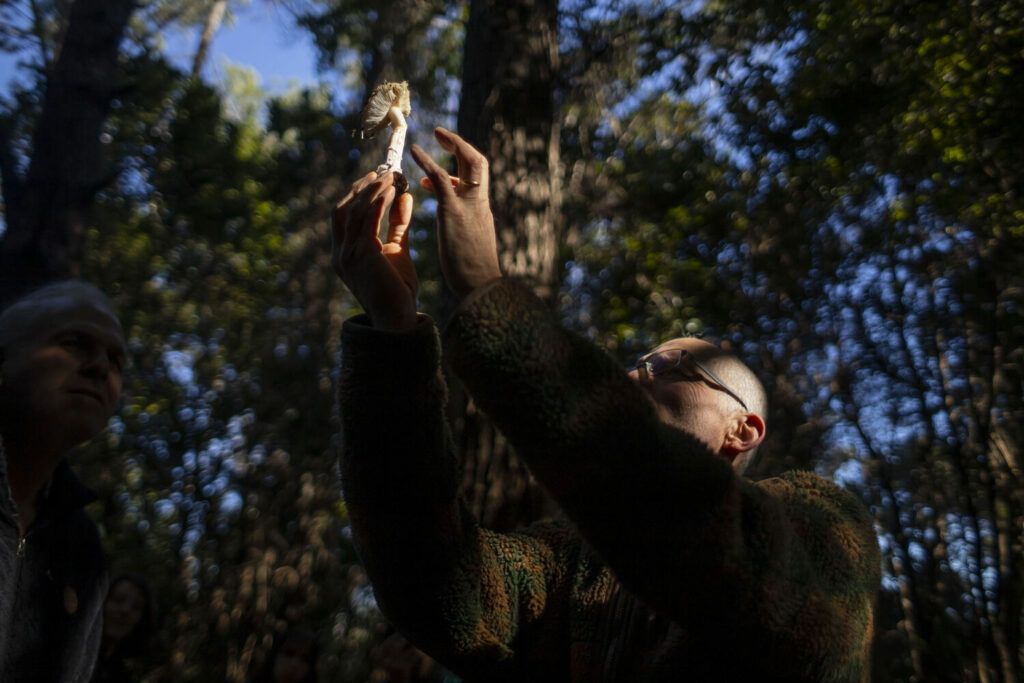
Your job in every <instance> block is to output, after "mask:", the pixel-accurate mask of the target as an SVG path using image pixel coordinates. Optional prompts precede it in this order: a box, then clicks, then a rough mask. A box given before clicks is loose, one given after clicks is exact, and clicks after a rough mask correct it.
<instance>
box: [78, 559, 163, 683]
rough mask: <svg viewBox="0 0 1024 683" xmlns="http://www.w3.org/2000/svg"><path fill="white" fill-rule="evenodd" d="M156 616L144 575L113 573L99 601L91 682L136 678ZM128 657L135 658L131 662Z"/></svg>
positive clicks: (129, 682)
mask: <svg viewBox="0 0 1024 683" xmlns="http://www.w3.org/2000/svg"><path fill="white" fill-rule="evenodd" d="M156 620H157V609H156V598H155V597H154V595H153V589H152V588H150V586H149V583H148V582H147V581H146V579H145V578H144V577H143V576H141V575H139V574H119V575H118V576H115V577H114V578H113V579H112V580H111V581H110V590H109V591H107V599H106V601H105V602H104V603H103V645H102V647H101V648H100V658H99V661H98V662H97V663H96V671H95V673H94V674H93V677H92V683H134V682H135V681H138V680H140V678H141V674H140V673H139V672H138V671H137V669H138V666H139V664H138V663H137V662H138V660H140V659H142V658H144V657H145V655H147V654H148V653H149V651H150V645H151V643H152V640H153V636H154V635H155V633H156V623H157V622H156ZM128 660H136V663H135V666H134V667H133V666H132V665H131V664H130V663H129V661H128ZM133 669H135V670H133Z"/></svg>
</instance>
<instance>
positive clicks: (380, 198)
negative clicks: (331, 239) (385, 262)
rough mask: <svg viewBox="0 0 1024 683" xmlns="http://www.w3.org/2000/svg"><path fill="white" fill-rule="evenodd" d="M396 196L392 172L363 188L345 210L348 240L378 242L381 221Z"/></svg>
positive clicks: (346, 236)
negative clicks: (349, 233)
mask: <svg viewBox="0 0 1024 683" xmlns="http://www.w3.org/2000/svg"><path fill="white" fill-rule="evenodd" d="M394 196H395V188H394V187H393V181H392V175H391V173H384V174H383V175H381V176H380V177H378V178H376V179H375V180H373V182H371V183H370V184H369V185H368V186H367V187H365V188H364V189H363V191H362V192H360V193H359V194H358V195H356V197H355V199H353V200H352V202H351V203H350V204H349V206H348V207H347V210H346V211H345V212H344V213H345V214H346V215H345V220H344V221H343V223H344V225H345V226H346V230H345V233H348V232H351V233H352V234H351V235H348V234H344V235H343V236H344V237H345V238H346V241H348V242H361V241H363V240H370V241H371V242H376V240H377V233H378V232H379V231H380V221H381V218H383V216H384V211H385V210H386V208H387V206H388V204H390V203H391V200H392V199H393V198H394Z"/></svg>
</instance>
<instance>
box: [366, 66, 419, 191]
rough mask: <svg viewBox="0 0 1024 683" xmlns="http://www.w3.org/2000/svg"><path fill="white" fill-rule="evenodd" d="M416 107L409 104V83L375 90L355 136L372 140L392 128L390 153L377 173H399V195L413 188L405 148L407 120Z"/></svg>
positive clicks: (397, 181)
mask: <svg viewBox="0 0 1024 683" xmlns="http://www.w3.org/2000/svg"><path fill="white" fill-rule="evenodd" d="M410 111H412V108H411V106H410V104H409V84H408V83H407V82H405V81H402V82H401V83H392V82H389V81H384V82H383V83H381V84H380V85H378V86H377V87H375V88H374V89H373V91H372V92H371V93H370V96H369V98H367V100H366V106H365V107H363V112H362V114H361V115H360V117H359V129H358V130H357V131H355V132H354V133H353V135H355V133H358V134H359V137H360V138H362V139H366V138H372V137H373V136H374V135H376V134H377V133H378V132H380V131H382V130H384V129H385V128H387V127H388V126H391V139H390V140H388V153H387V156H386V157H385V159H384V163H383V164H381V165H380V166H378V167H377V174H378V175H380V174H381V173H387V172H388V171H392V172H393V173H394V174H395V188H396V189H397V190H398V192H399V194H401V193H402V192H404V191H405V190H406V189H408V187H409V181H408V180H406V179H405V176H404V175H403V174H402V150H403V149H404V148H405V132H406V131H407V130H408V128H409V126H408V125H406V123H405V117H406V116H408V115H409V112H410Z"/></svg>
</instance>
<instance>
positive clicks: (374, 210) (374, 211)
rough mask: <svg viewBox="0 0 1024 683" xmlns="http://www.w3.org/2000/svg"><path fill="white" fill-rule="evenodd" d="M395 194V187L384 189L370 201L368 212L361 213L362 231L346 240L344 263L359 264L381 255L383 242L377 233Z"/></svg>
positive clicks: (344, 244) (343, 253)
mask: <svg viewBox="0 0 1024 683" xmlns="http://www.w3.org/2000/svg"><path fill="white" fill-rule="evenodd" d="M394 192H395V190H394V188H393V187H387V188H384V191H383V192H381V193H377V194H375V196H374V197H373V199H372V200H370V201H369V203H368V205H367V206H366V211H365V212H364V213H360V218H359V219H358V226H357V227H358V228H360V231H359V232H358V233H356V234H354V235H352V236H351V237H350V238H349V239H347V240H345V242H344V243H343V245H342V248H341V250H342V258H343V262H344V263H357V262H359V261H361V260H364V259H366V258H372V256H373V255H374V254H379V253H380V250H381V241H380V239H379V238H378V237H377V233H378V231H379V229H380V222H381V220H382V219H383V218H384V214H385V212H386V211H387V208H388V204H390V203H391V200H392V199H394V196H395V194H394Z"/></svg>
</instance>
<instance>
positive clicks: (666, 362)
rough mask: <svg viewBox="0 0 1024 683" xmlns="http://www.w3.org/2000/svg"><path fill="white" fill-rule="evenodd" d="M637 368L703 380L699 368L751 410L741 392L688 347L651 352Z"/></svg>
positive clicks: (719, 386) (652, 372)
mask: <svg viewBox="0 0 1024 683" xmlns="http://www.w3.org/2000/svg"><path fill="white" fill-rule="evenodd" d="M691 364H692V365H691ZM695 368H696V369H695ZM636 369H637V370H643V371H644V372H646V373H647V374H648V375H650V376H651V377H665V376H669V377H671V376H677V377H679V379H685V380H703V379H704V377H702V376H701V374H700V372H697V370H698V369H699V370H700V371H701V372H703V373H704V374H705V375H707V378H708V379H710V380H711V381H712V382H714V383H715V384H716V385H718V388H719V389H721V390H722V391H724V392H725V393H727V394H729V395H730V396H732V397H733V398H734V399H736V400H737V401H739V403H740V405H741V406H743V409H744V410H747V411H749V410H750V408H748V407H747V404H746V402H744V400H743V399H742V398H740V397H739V394H737V393H736V392H735V391H733V390H732V389H730V388H729V387H728V386H727V385H726V383H725V382H723V381H722V380H721V379H719V378H718V375H716V374H715V373H713V372H711V370H710V369H709V368H708V366H706V365H704V364H703V363H701V362H700V361H699V360H697V359H696V358H695V357H694V355H693V354H692V353H690V352H689V351H687V350H686V349H680V350H679V351H661V352H657V351H656V352H654V353H649V354H647V355H646V356H642V357H641V358H640V359H639V360H637V362H636Z"/></svg>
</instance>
